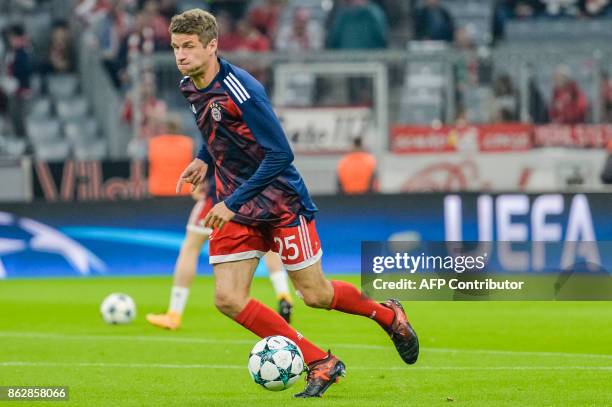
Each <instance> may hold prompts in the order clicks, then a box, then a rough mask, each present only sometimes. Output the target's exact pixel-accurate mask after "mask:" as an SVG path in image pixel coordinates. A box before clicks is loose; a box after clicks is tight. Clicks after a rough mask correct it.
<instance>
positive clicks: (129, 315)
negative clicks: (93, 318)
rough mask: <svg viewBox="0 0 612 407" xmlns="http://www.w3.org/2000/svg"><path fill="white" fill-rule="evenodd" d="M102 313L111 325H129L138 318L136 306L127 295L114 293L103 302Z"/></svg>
mask: <svg viewBox="0 0 612 407" xmlns="http://www.w3.org/2000/svg"><path fill="white" fill-rule="evenodd" d="M100 313H101V314H102V318H103V319H104V321H106V322H107V323H109V324H127V323H129V322H132V320H133V319H134V317H135V316H136V304H134V300H133V299H132V297H130V296H129V295H127V294H121V293H113V294H110V295H109V296H107V297H106V298H105V299H104V301H102V305H100Z"/></svg>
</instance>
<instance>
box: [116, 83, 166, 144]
mask: <svg viewBox="0 0 612 407" xmlns="http://www.w3.org/2000/svg"><path fill="white" fill-rule="evenodd" d="M132 92H134V90H132ZM132 100H133V96H132V95H128V97H127V98H126V101H125V104H124V106H123V113H122V119H123V120H124V121H126V122H128V123H130V124H131V123H132V120H133V117H134V116H133V115H134V104H133V102H132ZM167 110H168V109H167V106H166V103H165V102H164V101H163V100H161V99H158V98H157V97H156V95H155V80H154V77H153V75H151V74H148V75H144V76H143V80H142V82H141V84H140V114H141V124H140V131H139V136H140V138H141V139H145V140H146V139H149V138H151V137H153V136H156V135H159V134H162V133H163V131H164V128H165V124H166V123H165V118H166V112H167Z"/></svg>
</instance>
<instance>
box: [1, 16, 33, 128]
mask: <svg viewBox="0 0 612 407" xmlns="http://www.w3.org/2000/svg"><path fill="white" fill-rule="evenodd" d="M8 43H9V49H8V51H7V53H6V56H5V66H6V76H5V77H4V78H3V81H2V87H3V89H4V93H5V94H6V96H7V97H8V110H9V115H10V118H11V122H12V125H13V130H14V131H15V134H16V135H17V136H19V137H25V127H24V121H23V119H24V116H25V106H26V103H27V101H28V100H29V98H30V93H31V90H30V78H31V76H32V56H31V51H30V47H29V41H28V38H27V36H26V32H25V29H24V27H23V26H22V25H20V24H15V25H13V26H11V27H10V28H9V30H8Z"/></svg>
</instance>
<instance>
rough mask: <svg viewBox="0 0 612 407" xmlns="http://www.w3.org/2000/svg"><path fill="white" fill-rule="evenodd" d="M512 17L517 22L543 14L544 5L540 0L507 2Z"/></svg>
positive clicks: (513, 0)
mask: <svg viewBox="0 0 612 407" xmlns="http://www.w3.org/2000/svg"><path fill="white" fill-rule="evenodd" d="M507 3H509V6H510V12H511V13H512V16H513V17H514V18H516V19H519V20H524V19H527V18H532V17H536V16H538V15H540V14H541V13H542V12H544V10H545V7H544V4H542V2H541V1H540V0H509V1H507Z"/></svg>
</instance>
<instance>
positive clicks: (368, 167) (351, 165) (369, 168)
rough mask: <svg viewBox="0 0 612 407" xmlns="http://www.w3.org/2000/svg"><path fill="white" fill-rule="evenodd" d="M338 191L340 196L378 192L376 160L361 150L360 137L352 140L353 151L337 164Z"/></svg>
mask: <svg viewBox="0 0 612 407" xmlns="http://www.w3.org/2000/svg"><path fill="white" fill-rule="evenodd" d="M336 172H337V175H338V189H339V191H340V193H342V194H351V195H355V194H366V193H369V192H377V191H378V180H377V177H376V158H375V157H374V156H373V155H372V154H370V153H369V152H367V151H366V150H365V149H364V148H363V144H362V140H361V137H357V138H355V139H354V140H353V151H351V152H350V153H348V154H346V155H345V156H344V157H343V158H342V159H341V160H340V162H339V163H338V167H337V169H336Z"/></svg>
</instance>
